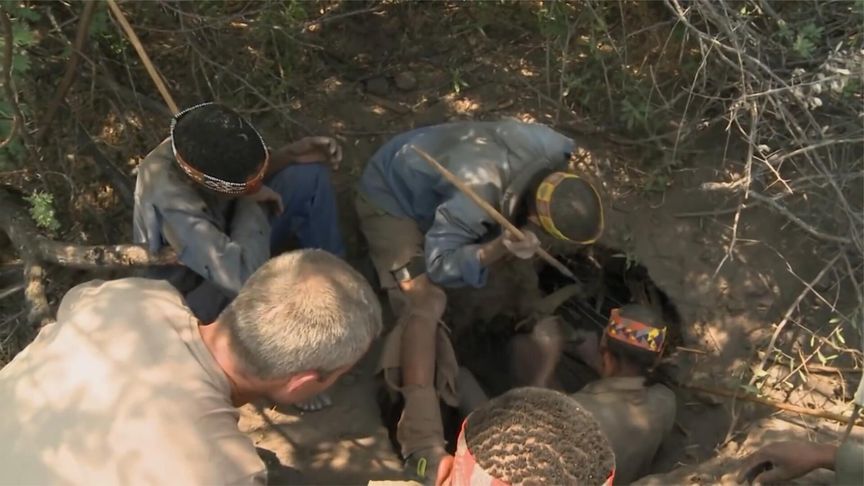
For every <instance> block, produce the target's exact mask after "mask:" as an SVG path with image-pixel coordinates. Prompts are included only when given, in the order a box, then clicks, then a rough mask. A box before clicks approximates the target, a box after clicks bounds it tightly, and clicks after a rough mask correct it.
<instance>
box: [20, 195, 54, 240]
mask: <svg viewBox="0 0 864 486" xmlns="http://www.w3.org/2000/svg"><path fill="white" fill-rule="evenodd" d="M25 199H26V200H27V202H29V203H30V217H31V218H33V221H35V222H36V225H37V226H39V227H40V228H43V229H46V230H48V231H50V232H52V233H54V232H56V231H57V230H59V229H60V222H59V221H57V216H56V215H55V214H54V195H52V194H51V193H48V192H42V191H36V192H34V193H33V194H31V195H29V196H27V197H26V198H25Z"/></svg>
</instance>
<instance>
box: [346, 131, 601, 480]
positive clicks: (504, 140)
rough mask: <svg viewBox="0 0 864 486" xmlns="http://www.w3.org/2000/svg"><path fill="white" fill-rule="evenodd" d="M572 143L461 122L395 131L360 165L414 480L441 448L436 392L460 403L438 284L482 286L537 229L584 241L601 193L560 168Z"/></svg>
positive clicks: (365, 223) (363, 208)
mask: <svg viewBox="0 0 864 486" xmlns="http://www.w3.org/2000/svg"><path fill="white" fill-rule="evenodd" d="M412 145H414V146H417V147H419V148H420V149H422V150H424V151H426V152H427V153H429V154H431V155H432V156H433V157H435V158H436V159H437V160H438V161H439V162H441V163H442V164H443V165H444V166H445V167H447V168H448V169H449V170H450V171H451V172H453V173H454V174H455V175H456V176H457V177H459V178H460V179H461V180H462V181H464V182H465V183H466V184H467V185H468V186H470V187H471V188H473V189H474V191H476V192H477V194H478V195H479V196H480V197H482V198H484V199H485V200H486V201H487V202H489V203H490V204H491V205H492V206H493V207H496V208H499V209H500V210H501V211H502V212H503V213H504V215H505V216H506V217H508V218H510V220H511V221H513V222H514V224H516V225H518V226H522V227H523V228H524V230H525V231H526V235H527V236H528V240H527V241H517V240H516V239H514V238H512V237H511V236H509V235H507V234H504V233H503V232H502V231H501V228H500V226H499V225H498V224H497V223H496V222H495V221H494V220H493V219H492V218H491V217H490V216H489V215H488V214H486V213H485V212H484V211H483V210H482V209H481V208H480V207H479V206H477V205H476V204H475V203H474V202H472V201H471V200H470V199H469V198H468V197H467V196H466V195H464V194H462V193H461V192H460V191H459V190H458V189H457V188H456V187H454V186H453V185H452V184H450V183H449V182H447V180H446V179H444V178H443V177H442V176H441V175H440V174H439V173H438V172H437V171H436V170H435V169H434V168H433V167H431V166H430V165H429V164H428V163H427V162H426V161H425V160H423V159H422V158H421V157H420V156H419V155H418V154H417V153H416V152H414V151H413V150H412V149H411V146H412ZM574 148H575V147H574V142H573V141H572V140H571V139H569V138H567V137H565V136H564V135H562V134H560V133H557V132H555V131H554V130H552V129H550V128H549V127H546V126H544V125H539V124H529V123H521V122H518V121H512V120H510V121H499V122H457V123H448V124H444V125H436V126H431V127H425V128H420V129H417V130H414V131H411V132H408V133H403V134H401V135H398V136H397V137H395V138H394V139H393V140H391V141H389V142H388V143H387V144H385V145H384V146H383V147H381V148H380V149H379V150H378V152H376V153H375V155H373V156H372V158H371V160H370V161H369V163H368V165H367V167H366V169H365V170H364V172H363V175H362V177H361V179H360V188H359V196H358V199H357V212H358V216H359V218H360V227H361V230H362V231H363V233H364V235H365V236H366V240H367V241H368V243H369V249H370V255H371V257H372V260H373V263H374V264H375V267H376V269H377V271H378V275H379V278H380V281H381V284H382V286H383V287H384V288H385V289H386V290H388V292H389V293H390V297H391V305H393V306H394V311H395V312H396V314H397V315H398V316H399V321H398V324H397V327H396V329H394V331H393V332H392V333H390V335H389V336H388V338H387V342H386V343H385V347H384V351H383V355H382V365H381V366H382V368H383V369H384V373H385V379H386V381H387V383H388V385H389V386H391V387H392V388H393V389H396V390H399V391H400V392H401V394H402V396H403V398H404V401H405V405H404V410H403V413H402V417H401V419H400V421H399V424H398V427H397V439H398V441H399V443H400V447H401V452H402V455H403V457H404V458H405V459H406V471H407V472H408V473H409V475H411V476H414V477H416V476H417V474H416V471H417V468H416V465H417V464H418V462H419V461H420V460H421V459H422V460H423V461H426V462H428V463H429V464H437V462H438V460H439V459H440V458H441V457H443V456H444V454H445V452H444V444H445V441H444V436H443V430H442V424H441V416H440V409H439V402H438V398H439V396H440V397H441V398H442V399H443V400H444V401H445V402H448V403H450V404H451V405H453V406H455V405H456V404H457V402H458V397H457V394H456V391H455V381H456V375H457V373H458V370H457V366H456V362H455V358H454V353H453V350H452V347H451V343H450V341H449V339H448V338H447V336H446V334H444V333H443V331H442V330H441V329H440V328H439V327H438V323H439V321H440V320H441V318H442V315H443V314H444V311H445V307H446V304H447V299H446V296H445V293H444V291H443V290H442V287H450V288H458V287H466V286H470V287H483V286H484V285H485V284H486V281H487V277H488V273H489V267H490V266H492V265H493V264H495V263H496V262H501V261H503V260H506V259H508V258H509V257H510V256H514V257H516V258H520V259H529V258H532V257H533V256H534V254H535V253H536V251H537V248H538V247H539V241H538V238H537V236H536V233H540V232H543V233H546V234H548V235H550V236H552V237H554V238H559V239H561V240H565V241H568V242H571V243H581V244H589V243H591V242H593V241H595V240H596V239H597V238H598V237H599V236H600V234H601V233H602V230H603V210H602V205H601V202H600V197H599V196H598V194H597V192H596V190H595V189H594V187H592V186H591V184H589V183H588V182H586V181H585V180H583V179H581V178H579V177H577V176H575V175H573V174H569V173H567V172H564V171H565V170H567V164H568V161H569V159H570V154H571V153H572V152H573V150H574ZM433 384H434V385H433ZM436 388H437V390H436Z"/></svg>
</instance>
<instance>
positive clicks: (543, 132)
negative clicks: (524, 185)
mask: <svg viewBox="0 0 864 486" xmlns="http://www.w3.org/2000/svg"><path fill="white" fill-rule="evenodd" d="M410 145H416V146H417V147H419V148H420V149H422V150H424V151H426V152H427V153H429V154H430V155H432V157H434V158H435V159H436V160H438V162H440V163H441V164H442V165H444V166H445V167H447V168H448V169H449V170H450V171H451V172H453V173H454V174H455V175H456V176H457V177H459V178H460V179H461V180H462V181H464V182H465V183H466V184H467V185H468V186H470V187H471V188H472V189H474V191H475V192H476V193H477V194H478V195H480V196H481V197H482V198H484V199H485V200H486V201H487V202H489V203H490V204H491V205H492V206H493V207H496V208H501V205H502V197H503V195H504V193H505V191H506V189H507V188H508V186H510V184H511V183H512V182H513V181H514V179H515V178H516V177H517V176H518V175H519V174H520V173H524V171H523V170H529V171H532V172H537V170H539V169H544V168H551V169H555V170H564V169H565V168H566V167H567V162H568V160H569V158H570V153H571V152H572V151H573V148H574V144H573V140H571V139H569V138H567V137H566V136H564V135H562V134H560V133H558V132H556V131H554V130H552V129H551V128H549V127H547V126H545V125H540V124H533V123H522V122H519V121H515V120H505V121H498V122H455V123H447V124H444V125H435V126H431V127H424V128H418V129H416V130H413V131H410V132H407V133H403V134H401V135H398V136H396V137H395V138H394V139H392V140H390V141H389V142H388V143H387V144H385V145H384V146H383V147H381V148H380V149H379V150H378V151H377V152H376V153H375V155H373V156H372V159H371V160H370V161H369V163H368V165H367V166H366V169H365V170H364V172H363V175H362V176H361V178H360V192H361V193H362V194H363V195H364V196H365V197H366V198H367V199H368V200H369V202H371V203H372V204H374V205H375V206H377V207H378V208H380V209H381V210H384V211H386V212H387V213H389V214H392V215H394V216H398V217H407V218H411V219H413V220H414V221H416V222H417V224H418V226H419V227H420V230H421V231H423V232H424V233H425V245H424V247H425V254H426V272H427V275H428V276H429V278H430V279H431V280H432V281H433V282H435V283H437V284H439V285H443V286H446V287H462V286H466V285H470V286H474V287H482V286H484V285H485V283H486V277H487V275H486V274H487V272H486V269H485V268H483V267H482V266H481V265H480V261H479V260H478V258H477V250H478V249H479V247H480V244H481V243H482V242H483V241H485V240H486V239H487V238H488V237H489V236H490V235H493V234H498V233H499V232H500V228H499V227H498V224H497V223H495V221H494V220H493V219H492V218H490V217H489V216H488V215H487V214H486V213H485V212H484V211H483V210H482V209H481V208H480V207H479V206H478V205H476V204H475V203H474V202H472V201H471V200H470V199H468V197H466V196H465V195H464V194H462V193H461V192H460V191H459V190H458V189H457V188H456V187H455V186H453V185H452V184H450V183H449V182H447V180H446V179H444V178H443V177H442V176H441V175H440V174H439V173H438V172H437V171H436V170H435V169H434V168H433V167H432V166H430V165H429V164H428V163H427V162H426V161H425V160H423V159H422V158H420V156H419V155H417V153H416V152H414V151H413V150H411V149H410V147H409V146H410Z"/></svg>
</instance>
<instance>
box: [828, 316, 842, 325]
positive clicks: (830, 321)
mask: <svg viewBox="0 0 864 486" xmlns="http://www.w3.org/2000/svg"><path fill="white" fill-rule="evenodd" d="M838 322H840V318H839V317H832V318H831V319H829V320H828V324H837V323H838Z"/></svg>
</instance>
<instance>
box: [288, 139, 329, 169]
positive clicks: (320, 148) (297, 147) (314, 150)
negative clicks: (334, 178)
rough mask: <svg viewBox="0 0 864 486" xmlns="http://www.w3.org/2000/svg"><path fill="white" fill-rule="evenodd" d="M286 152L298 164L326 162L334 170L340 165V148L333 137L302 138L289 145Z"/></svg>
mask: <svg viewBox="0 0 864 486" xmlns="http://www.w3.org/2000/svg"><path fill="white" fill-rule="evenodd" d="M288 151H289V152H290V153H291V154H292V159H293V160H294V162H296V163H299V164H308V163H312V162H326V163H328V164H330V165H331V166H332V167H333V169H334V170H335V169H338V168H339V164H340V163H342V146H341V145H339V142H338V141H336V139H335V138H333V137H304V138H301V139H300V140H298V141H296V142H294V143H292V144H290V145H289V146H288Z"/></svg>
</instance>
